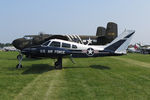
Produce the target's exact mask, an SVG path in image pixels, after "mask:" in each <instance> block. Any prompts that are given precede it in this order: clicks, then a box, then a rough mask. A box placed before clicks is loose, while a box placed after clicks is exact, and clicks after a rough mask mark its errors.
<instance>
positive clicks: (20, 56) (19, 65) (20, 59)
mask: <svg viewBox="0 0 150 100" xmlns="http://www.w3.org/2000/svg"><path fill="white" fill-rule="evenodd" d="M17 59H18V61H19V64H17V65H16V68H17V69H19V68H22V64H21V62H22V59H23V55H22V54H19V55H18V56H17Z"/></svg>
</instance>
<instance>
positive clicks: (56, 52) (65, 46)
mask: <svg viewBox="0 0 150 100" xmlns="http://www.w3.org/2000/svg"><path fill="white" fill-rule="evenodd" d="M134 33H135V31H133V30H125V31H124V32H123V33H122V34H120V35H119V36H118V37H117V38H116V39H115V40H113V41H112V42H111V43H110V44H107V45H105V46H100V45H85V44H81V43H75V42H71V41H66V40H61V39H50V40H48V41H46V42H45V43H43V44H42V45H38V46H32V47H29V48H24V49H23V50H21V53H20V54H19V55H18V56H17V58H18V60H19V64H18V65H17V66H16V68H22V65H21V61H22V59H23V55H26V56H27V57H31V58H32V57H36V58H37V57H39V58H54V59H57V61H56V62H55V68H56V69H62V58H64V57H69V58H70V59H71V61H72V62H74V61H73V59H72V58H73V57H78V58H82V57H100V56H115V55H123V54H126V53H127V52H126V49H127V47H128V45H129V43H130V41H131V38H132V36H133V34H134Z"/></svg>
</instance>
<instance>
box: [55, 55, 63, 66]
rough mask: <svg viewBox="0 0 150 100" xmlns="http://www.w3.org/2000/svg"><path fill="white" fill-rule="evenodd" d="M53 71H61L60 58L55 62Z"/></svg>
mask: <svg viewBox="0 0 150 100" xmlns="http://www.w3.org/2000/svg"><path fill="white" fill-rule="evenodd" d="M55 69H62V57H58V58H57V61H56V62H55Z"/></svg>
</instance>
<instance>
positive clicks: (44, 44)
mask: <svg viewBox="0 0 150 100" xmlns="http://www.w3.org/2000/svg"><path fill="white" fill-rule="evenodd" d="M49 43H50V41H46V42H45V43H43V44H42V45H43V46H48V44H49Z"/></svg>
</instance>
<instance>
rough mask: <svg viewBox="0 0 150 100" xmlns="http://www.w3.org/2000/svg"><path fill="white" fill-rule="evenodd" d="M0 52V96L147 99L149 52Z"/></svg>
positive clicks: (14, 99)
mask: <svg viewBox="0 0 150 100" xmlns="http://www.w3.org/2000/svg"><path fill="white" fill-rule="evenodd" d="M16 56H17V53H16V52H0V100H149V99H150V55H141V54H128V55H124V56H116V57H99V58H82V59H77V58H76V59H74V60H75V62H76V64H72V63H71V61H70V60H69V59H63V66H64V68H63V69H62V70H54V68H53V62H54V61H53V60H52V59H37V60H34V59H24V61H23V62H22V64H23V68H22V69H19V70H17V69H16V68H15V66H16V64H17V63H18V61H17V60H16Z"/></svg>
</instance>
